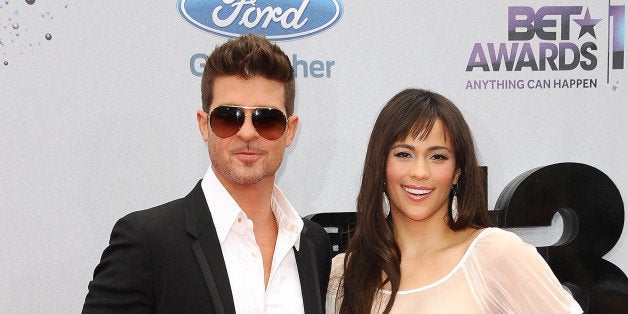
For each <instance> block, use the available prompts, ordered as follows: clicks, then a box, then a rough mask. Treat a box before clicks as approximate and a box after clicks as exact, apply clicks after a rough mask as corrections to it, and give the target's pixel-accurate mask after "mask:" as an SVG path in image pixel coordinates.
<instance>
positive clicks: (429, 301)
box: [326, 228, 582, 314]
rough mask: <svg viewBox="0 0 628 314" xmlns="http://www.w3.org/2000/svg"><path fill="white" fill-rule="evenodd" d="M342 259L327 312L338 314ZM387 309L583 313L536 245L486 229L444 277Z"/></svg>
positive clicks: (381, 294) (382, 296)
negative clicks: (538, 251)
mask: <svg viewBox="0 0 628 314" xmlns="http://www.w3.org/2000/svg"><path fill="white" fill-rule="evenodd" d="M344 257H345V255H344V254H339V255H337V256H336V257H334V260H333V262H332V270H331V276H330V280H329V286H328V290H327V304H326V313H328V314H329V313H338V308H339V307H340V302H341V300H342V296H341V295H339V294H338V291H339V289H338V288H339V285H340V284H341V278H342V273H343V263H344ZM425 271H429V269H426V270H425ZM355 289H359V287H355ZM389 298H390V291H386V290H380V291H378V292H377V294H376V296H375V303H374V305H373V309H372V313H381V312H382V311H383V310H384V308H385V307H386V303H387V301H388V299H389ZM391 313H404V314H405V313H582V310H581V309H580V306H579V305H578V303H577V302H576V301H575V300H574V299H573V297H572V296H571V294H570V293H569V291H567V290H565V289H564V288H563V287H562V285H561V284H560V282H559V281H558V279H556V277H555V276H554V274H553V273H552V270H551V269H550V268H549V266H548V265H547V263H545V261H544V260H543V258H542V257H541V256H540V255H539V254H538V253H537V251H536V249H535V247H534V246H532V245H529V244H527V243H525V242H523V241H522V240H521V239H520V238H519V237H518V236H517V235H515V234H514V233H511V232H508V231H505V230H501V229H498V228H486V229H484V230H482V232H481V233H480V234H479V235H478V236H477V237H476V238H475V239H474V240H473V242H472V243H471V245H470V246H469V248H468V249H467V251H466V253H465V254H464V256H463V257H462V259H461V260H460V262H459V263H458V264H457V265H456V266H455V267H454V268H453V269H452V270H451V271H450V272H449V273H448V274H447V275H446V276H445V277H443V278H441V279H440V280H438V281H436V282H434V283H431V284H429V285H427V286H423V287H417V288H416V289H412V290H405V291H400V292H399V293H397V298H396V299H395V303H394V305H393V308H392V311H391Z"/></svg>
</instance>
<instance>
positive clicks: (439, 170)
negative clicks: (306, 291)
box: [326, 89, 582, 314]
mask: <svg viewBox="0 0 628 314" xmlns="http://www.w3.org/2000/svg"><path fill="white" fill-rule="evenodd" d="M483 186H484V185H483V179H482V173H481V169H480V168H479V167H478V163H477V159H476V155H475V148H474V145H473V139H472V136H471V132H470V130H469V127H468V125H467V123H466V122H465V120H464V118H463V117H462V114H461V113H460V111H459V110H458V108H456V106H455V105H454V104H453V103H451V102H450V101H449V100H448V99H446V98H445V97H443V96H441V95H439V94H436V93H433V92H429V91H425V90H419V89H407V90H404V91H402V92H400V93H399V94H397V95H395V96H394V97H393V98H392V99H391V100H390V101H389V102H388V103H387V104H386V106H385V107H384V108H383V109H382V111H381V112H380V114H379V116H378V118H377V121H376V122H375V126H374V128H373V132H372V134H371V138H370V141H369V145H368V149H367V153H366V158H365V161H364V171H363V176H362V185H361V188H360V193H359V195H358V199H357V214H356V216H357V220H356V228H355V231H354V235H353V236H352V238H351V240H350V242H349V244H348V246H347V250H346V254H340V255H338V256H336V257H335V258H334V261H333V266H332V274H331V278H330V283H329V287H328V293H327V308H326V310H327V313H357V314H363V313H495V312H497V313H504V312H508V313H551V312H556V313H569V312H572V313H580V312H582V310H581V309H580V307H579V306H578V303H577V302H576V301H575V300H574V299H573V298H572V297H571V295H570V294H569V292H567V291H566V290H564V289H563V288H562V286H561V285H560V283H559V282H558V280H557V279H556V277H555V276H554V274H553V273H552V271H551V269H550V268H549V267H548V265H547V264H546V263H545V261H544V260H543V259H542V258H541V256H540V255H539V254H538V253H537V252H536V249H535V248H534V247H533V246H531V245H528V244H526V243H524V242H523V241H521V239H519V238H518V237H517V236H516V235H514V234H513V233H510V232H507V231H503V230H501V229H497V228H492V227H490V226H491V221H490V218H489V216H488V210H487V208H486V195H485V192H484V187H483Z"/></svg>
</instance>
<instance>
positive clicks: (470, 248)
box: [379, 227, 493, 295]
mask: <svg viewBox="0 0 628 314" xmlns="http://www.w3.org/2000/svg"><path fill="white" fill-rule="evenodd" d="M489 229H493V228H490V227H489V228H484V229H482V231H480V233H478V235H476V236H475V239H473V241H471V244H470V245H469V247H468V248H467V250H466V251H465V252H464V255H462V258H460V261H459V262H458V263H457V264H456V266H454V268H452V269H451V270H450V271H449V272H448V273H447V274H446V275H445V276H443V277H442V278H441V279H438V280H436V281H434V282H432V283H430V284H427V285H424V286H421V287H418V288H414V289H410V290H400V291H397V295H404V294H412V293H415V292H419V291H425V290H428V289H431V288H434V287H436V286H438V285H440V284H442V283H443V282H445V281H447V280H448V279H449V278H451V277H452V276H453V275H454V274H456V272H458V270H459V269H460V267H462V265H463V264H464V262H465V261H466V260H467V258H468V257H469V255H470V254H471V251H472V250H473V248H474V247H475V244H476V243H477V242H478V240H479V239H480V238H481V237H482V236H483V235H484V234H485V233H486V231H487V230H489ZM379 292H380V293H383V294H392V292H391V291H390V290H386V289H380V290H379Z"/></svg>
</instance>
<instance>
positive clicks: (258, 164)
mask: <svg viewBox="0 0 628 314" xmlns="http://www.w3.org/2000/svg"><path fill="white" fill-rule="evenodd" d="M219 106H236V107H271V108H276V109H279V110H281V111H282V112H284V114H285V112H286V109H285V104H284V86H283V84H282V83H279V82H277V81H272V80H268V79H265V78H263V77H254V78H252V79H248V80H246V79H242V78H240V77H238V76H221V77H217V78H216V79H215V80H214V87H213V101H212V103H211V105H210V108H209V112H212V110H213V109H214V108H216V107H219ZM243 110H244V113H245V114H246V117H245V119H244V124H243V125H242V127H241V128H240V130H239V131H237V133H235V134H234V135H231V136H229V137H226V138H221V137H219V136H217V135H216V134H215V133H214V132H213V131H212V130H211V128H210V127H209V125H208V114H207V113H205V112H203V111H202V110H199V112H198V113H197V120H198V123H199V129H200V131H201V134H202V135H203V140H204V141H206V142H207V147H208V150H209V157H210V159H211V162H212V167H213V170H214V173H215V174H216V176H217V177H218V179H219V180H220V181H221V182H222V183H223V184H224V185H226V186H227V185H233V184H235V185H252V184H256V183H259V182H263V181H264V182H265V181H266V180H270V182H274V178H275V172H276V171H277V169H278V168H279V166H280V165H281V161H282V159H283V154H284V150H285V148H286V147H288V146H290V144H291V143H292V140H293V138H294V135H295V133H296V129H297V125H298V117H297V116H296V115H293V116H291V117H289V118H288V127H287V128H286V132H285V133H284V134H283V135H282V136H281V137H279V138H278V139H276V140H268V139H266V138H264V137H262V136H261V135H260V134H259V133H258V132H257V130H256V129H255V127H254V126H253V123H252V117H251V113H252V111H253V110H254V109H250V108H246V109H243Z"/></svg>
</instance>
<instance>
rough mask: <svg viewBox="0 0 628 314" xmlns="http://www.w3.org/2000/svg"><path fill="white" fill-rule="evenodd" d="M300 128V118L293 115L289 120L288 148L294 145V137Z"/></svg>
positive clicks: (287, 132) (287, 131)
mask: <svg viewBox="0 0 628 314" xmlns="http://www.w3.org/2000/svg"><path fill="white" fill-rule="evenodd" d="M298 127H299V116H298V115H296V114H293V115H291V116H290V118H288V128H287V130H286V147H288V146H290V145H291V144H292V141H293V140H294V137H295V136H296V135H297V128H298Z"/></svg>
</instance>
